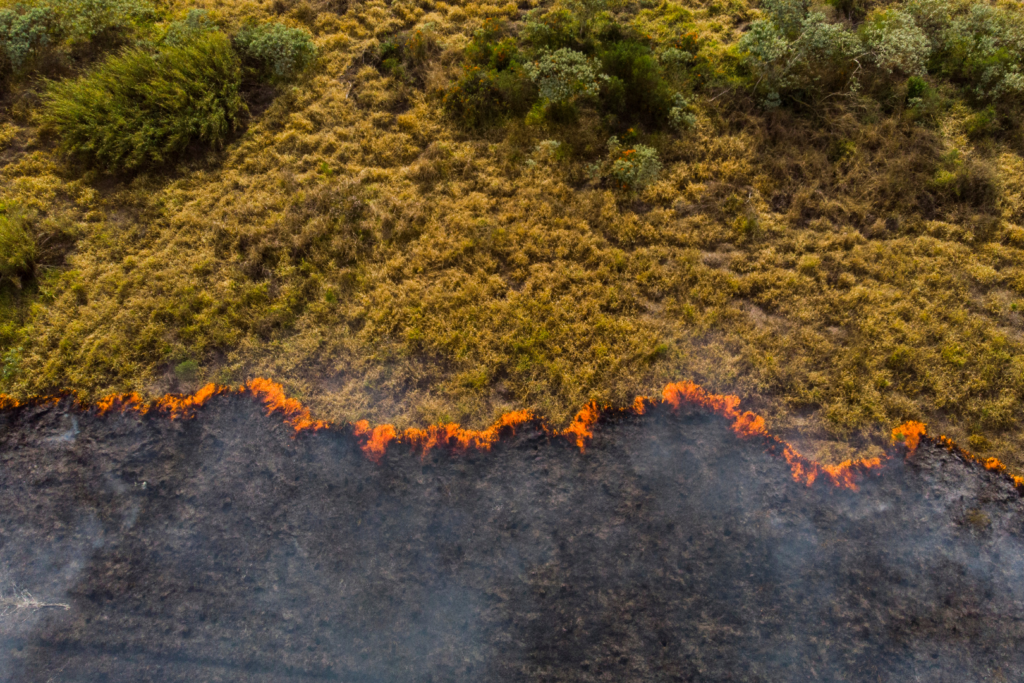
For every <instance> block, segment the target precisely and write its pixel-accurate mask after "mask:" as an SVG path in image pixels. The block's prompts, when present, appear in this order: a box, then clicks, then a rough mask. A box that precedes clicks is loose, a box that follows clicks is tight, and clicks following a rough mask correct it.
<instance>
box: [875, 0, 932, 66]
mask: <svg viewBox="0 0 1024 683" xmlns="http://www.w3.org/2000/svg"><path fill="white" fill-rule="evenodd" d="M859 33H860V38H861V41H862V43H863V45H864V49H865V51H866V55H865V56H866V57H867V58H869V59H870V60H871V62H872V63H873V64H874V65H875V66H876V67H878V68H879V69H880V70H881V71H882V72H884V73H885V74H886V75H891V74H894V73H896V74H900V75H902V76H920V75H922V74H924V73H925V68H926V66H927V64H928V58H929V56H930V53H931V44H930V43H929V40H928V36H926V35H925V33H924V31H923V30H922V29H921V28H920V27H919V26H918V25H917V24H916V23H915V22H914V17H912V16H911V15H910V14H908V13H907V12H903V11H900V10H897V9H887V10H881V11H876V12H872V13H871V14H870V15H869V16H868V18H867V20H866V21H865V22H864V23H863V24H861V26H860V29H859Z"/></svg>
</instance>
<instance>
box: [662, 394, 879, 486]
mask: <svg viewBox="0 0 1024 683" xmlns="http://www.w3.org/2000/svg"><path fill="white" fill-rule="evenodd" d="M661 395H662V397H663V399H664V401H665V403H668V404H669V405H671V406H672V408H673V409H678V408H679V407H680V406H682V405H683V404H689V405H693V406H697V407H700V408H704V409H705V410H709V411H711V412H712V413H715V414H716V415H720V416H722V417H724V418H726V419H728V420H732V431H733V432H734V433H735V434H736V435H737V436H739V437H741V438H754V437H760V438H763V439H767V440H768V441H769V443H770V446H769V451H770V452H771V453H773V454H776V455H778V456H780V457H781V458H782V459H783V460H784V461H785V462H786V464H788V465H789V469H790V472H791V473H792V475H793V481H796V482H798V483H801V484H805V485H807V486H810V485H811V484H813V483H814V482H815V481H817V480H818V479H819V478H820V479H823V480H827V481H828V482H829V483H831V484H832V485H833V486H837V487H839V488H845V489H851V490H854V491H856V490H857V484H856V483H855V481H854V480H855V476H854V475H856V474H864V473H866V472H869V471H871V470H875V469H879V468H880V467H881V466H882V459H881V458H865V459H861V460H846V461H844V462H841V463H839V464H838V465H823V464H821V463H819V462H816V461H814V460H811V459H810V458H806V457H804V456H803V455H800V453H798V452H797V450H796V449H795V448H793V447H792V446H791V445H789V444H788V443H786V442H785V441H782V440H781V439H779V438H778V437H776V436H773V435H772V434H771V433H770V432H769V431H768V427H767V425H766V424H765V421H764V418H763V417H761V416H760V415H757V414H756V413H752V412H750V411H746V412H740V410H739V405H740V399H739V397H738V396H729V395H721V394H709V393H708V392H707V391H706V390H705V389H704V388H703V387H701V386H699V385H697V384H694V383H693V382H678V383H675V384H669V385H668V386H666V387H665V389H664V391H662V392H661Z"/></svg>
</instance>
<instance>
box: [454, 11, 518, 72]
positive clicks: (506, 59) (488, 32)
mask: <svg viewBox="0 0 1024 683" xmlns="http://www.w3.org/2000/svg"><path fill="white" fill-rule="evenodd" d="M504 33H505V26H504V24H503V23H502V22H500V21H498V20H496V19H488V20H487V21H486V22H484V25H483V27H482V28H480V29H479V30H478V31H476V32H475V33H474V34H473V40H471V41H470V42H469V45H467V46H466V51H465V56H466V61H467V62H468V63H470V64H473V65H476V66H484V67H487V68H489V69H495V70H497V71H501V70H503V69H508V68H510V67H511V66H512V65H513V64H514V63H516V62H517V61H518V56H519V52H518V48H517V47H516V41H515V38H512V37H510V36H508V37H504V38H503V37H502V36H503V34H504Z"/></svg>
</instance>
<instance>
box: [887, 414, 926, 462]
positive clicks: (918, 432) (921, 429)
mask: <svg viewBox="0 0 1024 683" xmlns="http://www.w3.org/2000/svg"><path fill="white" fill-rule="evenodd" d="M925 430H926V428H925V425H924V423H923V422H914V421H913V420H911V421H909V422H904V423H903V424H901V425H900V426H899V427H896V428H895V429H893V430H892V442H893V443H899V442H903V443H904V444H906V446H907V455H913V453H914V451H916V450H917V446H918V444H920V443H921V437H922V436H924V434H925Z"/></svg>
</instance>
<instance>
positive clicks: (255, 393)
mask: <svg viewBox="0 0 1024 683" xmlns="http://www.w3.org/2000/svg"><path fill="white" fill-rule="evenodd" d="M231 393H234V394H243V395H249V396H252V397H253V398H254V399H255V400H256V401H258V402H260V403H262V404H263V405H264V407H265V408H266V409H267V413H268V414H269V415H278V416H280V417H281V419H282V421H283V422H284V423H285V424H286V425H288V426H289V427H291V428H292V429H294V430H295V433H296V435H298V434H299V433H301V432H304V431H319V430H321V429H329V428H332V427H336V425H332V424H331V423H329V422H326V421H324V420H316V419H313V417H312V414H311V411H310V409H309V408H307V407H306V406H304V405H303V404H302V403H301V402H300V401H298V400H296V399H294V398H290V397H288V396H287V395H286V393H285V391H284V387H282V386H281V385H280V384H278V383H277V382H274V381H272V380H269V379H264V378H261V377H257V378H255V379H252V380H250V381H248V382H246V383H245V384H244V385H242V386H240V387H239V388H237V389H232V388H230V387H226V386H218V385H216V384H208V385H206V386H204V387H202V388H201V389H199V391H197V392H196V393H195V394H191V395H166V396H162V397H160V398H158V399H156V400H154V401H150V402H147V401H145V400H143V399H142V398H141V397H140V396H139V395H138V394H115V395H112V396H107V397H105V398H103V399H101V400H99V401H98V402H97V403H96V405H95V410H96V412H97V413H98V414H99V415H107V414H109V413H112V412H117V413H128V414H135V415H140V416H141V415H146V414H148V413H151V412H152V413H155V414H158V415H162V416H164V417H167V418H169V419H172V420H173V419H188V418H192V417H195V415H196V411H197V410H198V409H199V408H201V407H202V406H204V405H206V404H207V403H208V402H209V401H210V400H211V399H213V398H215V397H217V396H224V395H227V394H231ZM60 400H62V397H59V396H50V397H36V398H33V399H30V400H29V401H28V403H31V404H46V403H56V402H59V401H60ZM77 403H78V407H79V409H82V410H88V409H89V406H88V405H87V403H85V402H83V401H81V400H78V401H77ZM658 404H665V405H668V406H670V407H671V409H672V410H673V411H676V410H680V409H697V410H705V411H708V412H710V413H713V414H715V415H718V416H720V417H723V418H725V419H727V420H729V421H730V422H731V427H732V431H733V432H734V433H735V434H736V435H737V436H739V437H740V438H743V439H757V440H761V441H762V442H763V443H764V444H765V448H766V451H767V452H768V453H770V454H771V455H772V456H774V457H779V458H781V459H782V460H785V462H786V463H787V464H788V465H789V467H790V470H791V472H792V475H793V481H795V482H797V483H800V484H804V485H806V486H811V485H812V484H814V483H815V482H816V481H824V482H827V483H828V484H830V485H831V486H835V487H837V488H844V489H851V490H854V491H856V490H857V483H856V482H857V479H858V478H860V477H862V476H864V475H866V474H868V473H871V472H872V471H874V472H876V473H877V472H878V471H880V468H881V466H882V462H883V458H882V457H871V458H860V459H856V460H853V459H850V460H845V461H843V462H841V463H839V464H834V465H829V464H822V463H820V462H816V461H814V460H811V459H808V458H805V457H804V456H802V455H800V454H799V453H798V452H797V451H796V450H795V449H794V448H793V447H792V446H791V445H790V444H788V443H786V442H785V441H783V440H782V439H780V438H779V437H777V436H774V435H773V434H771V433H770V432H769V431H768V429H767V427H766V426H765V421H764V418H762V417H761V416H760V415H757V414H756V413H753V412H750V411H742V412H741V411H740V409H739V406H740V399H739V397H737V396H726V395H718V394H711V393H708V392H707V391H705V390H704V388H702V387H700V386H698V385H697V384H694V383H693V382H678V383H672V384H668V385H666V386H665V388H664V390H663V391H662V392H661V397H660V398H652V397H647V396H637V397H636V398H635V399H634V400H633V402H632V404H631V405H630V406H629V407H628V408H613V407H611V406H604V407H599V406H598V405H597V403H595V402H594V401H591V402H589V403H587V404H586V405H584V406H583V408H581V409H580V410H579V412H577V413H576V416H575V417H574V418H573V420H572V422H571V423H570V424H569V425H568V426H567V427H565V428H564V429H558V428H557V427H551V426H550V425H547V424H544V423H543V422H542V421H541V420H540V418H539V417H537V416H535V415H534V414H532V413H531V412H530V411H526V410H519V411H515V412H510V413H505V414H504V415H502V416H501V417H500V418H499V419H498V420H496V421H495V422H494V424H492V425H491V426H489V427H488V428H486V429H483V430H474V429H465V428H463V427H461V426H460V425H458V424H456V423H448V424H436V425H430V426H428V427H425V428H422V429H420V428H414V427H413V428H409V429H405V430H402V431H399V430H398V429H396V428H395V426H394V425H392V424H379V425H375V426H373V425H371V424H370V422H369V421H368V420H359V421H357V422H355V423H352V424H350V425H349V429H351V431H352V434H353V435H354V436H355V437H356V438H357V439H359V441H360V448H361V450H362V452H363V454H364V455H365V456H366V458H367V459H369V460H370V461H371V462H374V463H379V462H380V461H381V460H382V459H383V458H384V456H385V455H386V454H387V452H388V448H389V447H390V446H391V445H392V444H404V445H407V446H411V447H412V449H413V450H414V451H418V452H419V454H420V457H421V459H423V460H426V459H427V455H428V453H430V452H431V451H432V450H434V449H438V448H443V449H452V450H455V451H459V452H462V451H466V450H469V449H472V450H478V451H488V450H490V449H491V447H492V446H493V445H494V444H496V443H497V442H498V441H499V440H500V439H501V438H502V436H506V435H508V434H510V433H515V431H516V429H517V428H518V427H520V426H522V425H524V424H527V423H531V422H532V423H537V424H538V425H539V426H540V428H541V429H542V430H543V431H544V432H546V433H547V434H548V435H550V436H553V437H562V438H568V439H569V441H571V442H572V443H574V444H575V445H576V446H577V447H578V448H579V449H580V451H581V452H586V447H587V444H588V442H589V441H590V440H591V439H592V438H593V436H594V432H593V429H594V426H595V425H596V424H597V423H598V422H599V421H600V419H601V416H602V414H605V413H612V412H620V413H622V412H628V413H632V414H634V415H637V416H640V415H644V414H645V413H646V412H647V411H648V409H649V407H651V406H655V405H658ZM22 405H24V403H23V402H21V401H19V400H18V399H15V398H13V397H10V396H7V395H5V394H0V410H11V409H14V408H18V407H19V406H22ZM925 433H926V427H925V425H924V424H922V423H920V422H913V421H911V422H907V423H904V424H902V425H900V426H898V427H896V428H895V429H893V430H892V443H893V444H894V445H895V444H899V445H901V446H902V452H903V453H904V454H905V455H906V457H908V458H909V457H911V456H913V455H914V453H915V451H916V450H917V448H918V446H919V445H920V443H921V439H922V438H923V437H924V436H925ZM937 442H938V443H940V444H942V445H943V446H945V447H946V448H947V450H949V451H951V452H955V453H958V454H959V455H960V456H961V457H963V458H964V459H965V460H968V461H972V462H977V463H979V464H981V465H983V466H984V467H985V469H987V470H991V471H994V472H998V473H1001V474H1003V475H1005V476H1007V477H1008V478H1010V479H1011V480H1012V481H1013V483H1014V486H1015V487H1016V488H1017V490H1018V491H1019V492H1020V493H1021V495H1024V477H1020V476H1016V475H1010V474H1008V473H1007V468H1006V465H1004V464H1003V463H1002V462H1000V461H999V459H998V458H980V457H978V456H976V455H974V454H972V453H970V452H968V451H965V450H962V449H960V448H959V447H958V446H956V445H955V444H954V443H953V442H952V440H950V439H949V438H948V437H946V436H940V437H938V439H937ZM891 455H892V451H890V452H888V453H886V455H885V456H884V459H887V458H889V457H891Z"/></svg>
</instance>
